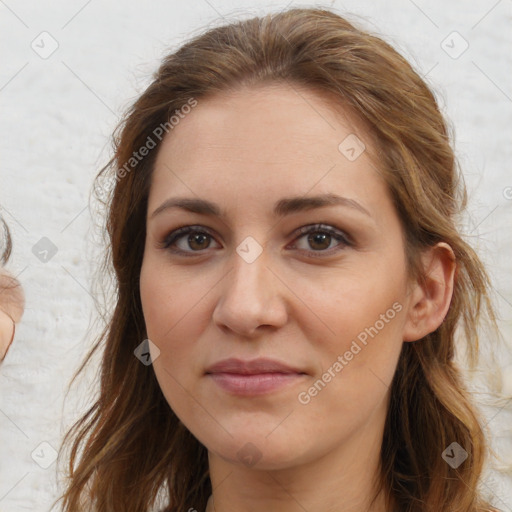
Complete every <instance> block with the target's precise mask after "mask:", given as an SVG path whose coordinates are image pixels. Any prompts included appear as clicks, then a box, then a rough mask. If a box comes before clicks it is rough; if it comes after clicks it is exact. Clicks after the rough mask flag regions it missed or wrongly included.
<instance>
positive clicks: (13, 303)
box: [0, 219, 25, 362]
mask: <svg viewBox="0 0 512 512" xmlns="http://www.w3.org/2000/svg"><path fill="white" fill-rule="evenodd" d="M0 222H1V223H2V227H3V245H4V249H3V252H2V255H1V257H0V362H1V361H3V360H4V359H5V356H6V355H7V351H8V350H9V348H10V346H11V344H12V342H13V340H14V333H15V330H16V324H17V323H18V322H19V321H20V320H21V316H22V315H23V309H24V304H25V297H24V294H23V288H22V287H21V285H20V283H19V282H18V280H17V279H15V278H14V277H12V276H11V275H10V274H9V272H7V270H5V269H4V268H3V266H4V265H5V264H6V263H7V261H8V260H9V256H10V255H11V248H12V242H11V235H10V233H9V228H8V227H7V225H6V224H5V222H4V220H3V219H0Z"/></svg>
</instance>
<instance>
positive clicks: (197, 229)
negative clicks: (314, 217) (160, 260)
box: [160, 224, 353, 257]
mask: <svg viewBox="0 0 512 512" xmlns="http://www.w3.org/2000/svg"><path fill="white" fill-rule="evenodd" d="M191 233H192V234H205V235H208V236H210V237H211V238H213V235H212V234H211V233H210V231H209V230H208V229H206V228H204V227H201V226H185V227H182V228H178V229H176V230H174V231H172V232H171V233H169V234H168V235H167V236H166V237H165V238H164V239H163V241H162V242H161V244H160V247H161V248H162V249H166V250H168V251H170V252H172V253H174V254H180V255H184V256H187V257H188V256H195V255H198V254H202V252H201V251H183V250H181V249H172V248H171V246H172V245H173V244H174V243H175V242H176V241H178V240H179V239H180V238H183V237H184V236H185V235H188V234H191ZM311 233H322V234H327V235H330V236H332V237H333V238H334V239H335V240H337V241H339V242H341V243H340V244H338V245H337V246H335V247H331V248H330V249H326V250H317V251H314V250H311V251H307V250H306V252H307V253H309V255H311V256H313V257H325V256H326V255H328V256H330V255H331V254H332V253H333V252H338V251H341V250H343V248H345V247H351V246H352V245H353V243H352V242H351V241H350V237H348V236H347V235H345V233H343V232H342V231H339V230H337V229H333V228H331V227H329V226H325V225H324V224H314V225H309V226H303V227H301V228H299V229H298V230H297V231H296V232H295V233H294V234H297V235H298V236H297V239H298V238H302V237H303V236H305V235H309V234H311ZM340 246H342V247H341V248H340ZM333 249H334V250H333ZM205 250H206V249H205Z"/></svg>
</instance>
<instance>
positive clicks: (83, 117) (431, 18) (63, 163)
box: [0, 0, 512, 512]
mask: <svg viewBox="0 0 512 512" xmlns="http://www.w3.org/2000/svg"><path fill="white" fill-rule="evenodd" d="M253 3H254V2H250V1H247V0H243V1H239V2H237V3H236V4H235V3H234V2H233V1H227V0H193V1H189V2H178V0H172V1H170V0H153V1H151V2H147V3H143V2H141V1H140V2H137V1H114V0H89V1H86V0H68V1H64V0H53V1H51V2H50V1H48V0H45V1H37V2H35V1H28V0H0V63H1V67H0V106H1V114H2V115H1V118H0V119H1V123H0V148H1V154H0V176H1V181H0V205H1V213H2V215H3V216H4V218H5V219H6V221H7V222H8V224H9V226H10V228H11V231H12V233H13V238H14V252H13V257H12V259H11V261H10V262H9V266H8V268H9V269H10V270H11V272H12V273H14V274H15V275H18V276H19V279H20V281H21V282H22V283H23V286H24V288H25V292H26V298H27V307H26V311H25V315H24V318H23V321H22V324H21V325H20V326H19V328H18V330H17V336H16V339H15V343H14V345H13V347H12V348H11V350H10V352H9V354H8V356H7V358H6V359H5V361H4V362H3V364H2V365H1V366H0V511H1V512H14V511H23V510H30V511H48V510H49V509H50V506H51V503H52V501H53V500H54V499H55V498H56V496H57V473H56V463H52V464H51V465H50V466H49V467H48V468H47V469H44V468H43V467H41V465H46V464H50V463H51V462H52V454H53V449H58V448H59V445H60V442H61V439H62V433H63V431H64V428H65V425H67V424H68V423H69V422H70V421H71V419H76V418H77V415H78V412H79V410H82V409H83V407H84V404H85V401H86V400H85V398H86V395H85V394H84V393H85V387H84V386H82V388H77V389H78V391H73V392H72V393H71V394H70V395H69V398H68V400H67V401H66V407H65V408H64V402H63V400H64V394H65V389H66V386H67V383H68V381H69V379H70V377H71V375H72V374H73V372H74V370H76V368H77V365H78V363H79V361H80V360H81V357H82V356H83V354H84V353H85V351H86V348H87V343H88V341H87V340H88V337H87V329H88V327H89V325H90V321H91V319H92V318H93V317H94V301H93V298H92V296H91V295H90V294H89V292H88V290H89V289H90V282H91V269H92V268H94V261H91V260H93V259H94V257H93V256H92V253H93V252H94V248H93V247H94V244H93V240H92V234H91V226H92V218H91V213H90V211H89V208H88V201H89V200H88V195H89V192H90V187H91V184H92V179H93V176H94V175H95V173H96V172H97V170H98V169H99V168H100V167H101V166H103V165H104V164H105V163H106V162H107V159H108V156H109V148H110V142H109V137H110V134H111V132H112V130H113V128H114V127H115V125H116V123H117V121H118V118H119V116H120V114H121V113H122V112H123V111H124V109H125V108H126V107H127V106H128V105H129V104H130V102H131V101H132V100H133V99H134V98H135V97H136V96H137V94H138V93H140V92H142V90H143V88H144V87H145V86H146V85H147V84H148V80H149V78H150V74H151V73H152V72H153V71H155V70H156V67H157V65H158V63H159V60H160V58H161V57H162V56H163V55H164V52H165V50H166V49H167V48H175V47H176V46H177V45H179V44H180V43H181V42H182V41H183V40H184V39H185V38H187V37H189V36H191V35H192V34H196V33H198V32H200V31H201V30H202V28H203V27H205V26H206V25H210V24H217V23H218V22H219V21H223V18H226V20H233V19H234V18H243V17H246V15H254V14H262V13H264V12H266V11H268V10H279V9H282V8H284V7H285V6H286V5H287V4H286V3H285V2H261V3H260V4H259V6H258V7H257V8H255V7H254V6H252V5H251V4H253ZM288 5H295V6H311V5H313V4H312V3H310V4H296V3H294V2H290V3H289V4H288ZM317 5H323V6H327V7H330V6H332V7H334V8H335V9H337V10H338V12H339V13H340V14H344V13H351V14H352V18H351V19H352V20H353V21H358V22H359V23H361V24H362V25H363V26H365V27H367V28H369V29H370V30H372V31H374V32H375V33H378V34H380V35H382V36H384V38H385V39H386V40H387V41H389V42H390V43H391V44H393V45H394V46H395V48H397V49H398V50H399V51H401V52H402V53H403V54H404V55H405V56H406V57H408V58H409V60H410V61H411V62H412V63H413V65H414V66H415V68H416V69H417V70H418V71H419V72H420V73H422V75H424V76H426V79H427V81H428V82H429V83H430V85H431V86H432V87H433V88H434V90H435V91H436V94H437V96H438V98H439V101H440V103H441V106H442V109H443V111H444V112H445V113H446V115H447V116H448V118H449V120H450V122H451V123H453V125H454V127H455V134H456V150H457V154H458V157H459V159H460V162H461V164H462V167H463V170H464V174H465V178H466V182H467V185H468V188H469V192H470V203H469V212H468V213H469V215H468V217H467V219H466V225H467V232H468V234H469V236H470V238H471V240H472V241H473V243H474V244H475V245H476V247H477V249H478V250H479V252H480V254H481V256H482V258H483V259H484V261H485V262H486V263H487V265H488V267H489V270H490V272H491V275H492V277H493V280H494V285H495V288H496V293H495V301H496V305H497V307H498V312H499V317H500V326H501V328H502V331H503V335H504V338H505V340H506V342H507V343H508V350H506V349H504V350H503V351H501V352H500V353H498V354H497V359H498V361H499V363H500V365H501V368H502V369H503V377H504V379H503V383H502V390H503V391H504V392H508V393H512V348H511V339H512V338H511V334H512V329H511V327H512V325H511V323H512V322H511V319H512V272H511V267H512V264H511V256H512V230H511V229H510V225H511V219H512V188H511V187H512V173H511V170H510V169H511V168H510V166H511V162H512V149H511V148H512V85H511V80H510V77H511V76H512V74H511V70H512V69H511V68H512V66H511V63H512V57H511V48H512V46H511V43H512V15H511V11H512V0H499V1H496V0H472V1H471V2H467V1H466V2H465V1H462V0H458V1H450V2H447V1H441V0H430V1H427V0H415V1H412V0H388V1H386V2H376V1H374V0H372V1H368V0H365V1H361V0H359V1H356V0H352V1H345V2H343V3H342V2H325V3H323V4H317ZM44 31H46V32H48V33H49V34H51V36H40V34H41V32H44ZM453 31H457V32H458V33H459V34H460V35H461V36H462V38H464V40H465V41H467V43H468V44H469V47H468V49H467V50H466V51H465V52H464V53H463V54H462V55H461V56H460V57H458V58H452V56H450V55H448V54H447V53H446V52H445V51H444V50H443V48H442V47H441V43H442V41H443V40H445V39H446V38H447V37H448V36H449V35H450V34H452V32H453ZM50 37H51V38H53V39H54V40H55V41H57V43H58V48H57V50H56V51H55V52H54V53H53V54H52V55H50V56H48V57H47V58H45V59H43V58H41V56H39V55H38V54H37V53H36V52H35V51H34V50H33V49H32V48H31V44H32V41H34V46H35V45H39V47H40V49H39V51H45V50H46V51H47V50H48V49H50V48H51V40H50ZM454 37H455V38H454ZM44 38H46V39H44ZM457 38H458V36H453V35H452V36H450V37H449V39H448V40H447V43H448V44H449V45H453V50H450V51H452V52H458V51H460V49H462V46H461V44H463V41H462V40H461V39H457ZM41 39H43V42H41ZM451 41H453V43H451ZM43 44H44V48H42V46H43ZM43 56H45V57H46V55H43ZM42 237H47V238H48V239H49V240H51V242H52V243H53V244H54V245H55V246H56V249H57V252H56V254H55V255H54V256H53V257H52V258H51V259H49V261H47V262H46V263H44V262H42V261H40V260H39V259H38V258H36V256H35V254H34V253H33V251H32V250H33V246H34V245H35V244H36V243H38V242H39V241H40V239H41V238H42ZM483 342H484V345H486V343H485V342H486V340H485V339H484V340H483ZM491 373H492V374H495V373H496V372H495V371H493V372H491ZM483 385H484V386H485V382H484V384H483ZM475 389H476V388H475ZM479 389H484V388H481V387H479ZM482 410H483V411H484V413H485V415H486V420H487V422H488V428H490V429H491V431H492V441H493V446H494V448H495V449H496V451H497V452H498V453H499V454H500V455H501V456H502V458H503V461H502V462H499V464H501V463H508V464H510V463H511V462H512V419H511V418H512V414H511V411H512V402H510V401H509V402H503V404H502V405H499V406H495V407H487V406H486V407H484V406H482ZM41 443H44V444H43V445H41ZM52 447H53V448H52ZM36 460H37V462H38V463H39V464H38V463H36V462H35V461H36ZM511 478H512V477H511V475H510V473H509V474H508V475H506V474H505V473H504V471H499V470H498V469H496V468H495V467H494V466H493V467H490V468H489V471H488V473H487V477H486V480H485V482H484V491H485V492H486V493H488V494H489V495H490V496H491V497H493V500H494V503H495V505H496V506H497V507H499V508H500V509H501V510H503V511H504V512H510V511H512V481H511Z"/></svg>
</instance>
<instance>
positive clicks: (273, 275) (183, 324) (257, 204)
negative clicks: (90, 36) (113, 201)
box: [140, 85, 411, 469]
mask: <svg viewBox="0 0 512 512" xmlns="http://www.w3.org/2000/svg"><path fill="white" fill-rule="evenodd" d="M350 123H352V124H350ZM350 123H349V122H348V119H347V118H345V117H343V116H342V115H340V113H338V114H335V113H334V111H333V109H332V108H330V106H329V104H328V103H327V102H326V101H325V100H324V99H323V98H322V97H320V96H318V95H316V94H315V93H314V92H311V91H307V90H304V89H298V88H294V89H292V88H289V87H286V86H284V85H274V86H266V87H260V88H252V89H244V90H239V91H237V92H236V93H234V92H231V93H229V94H228V93H226V94H224V95H222V96H215V97H211V98H209V99H206V100H203V99H200V100H199V101H198V104H197V106H196V107H195V108H194V109H192V111H191V112H190V113H189V114H187V115H186V116H185V117H184V118H183V119H181V120H180V122H179V124H178V125H177V126H175V127H174V129H173V130H172V132H170V133H169V134H168V135H167V137H166V138H165V139H164V141H163V143H162V146H161V148H160V150H159V154H158V157H157V161H156V164H155V168H154V173H153V175H152V184H151V190H150V195H149V206H148V217H147V237H146V245H145V252H144V260H143V265H142V270H141V276H140V286H141V298H142V305H143V312H144V318H145V322H146V326H147V332H148V338H149V339H150V340H151V342H152V343H153V344H154V345H156V347H158V350H159V351H160V353H159V355H158V357H156V358H155V360H154V363H153V366H154V371H155V373H156V376H157V379H158V382H159V384H160V386H161V389H162V391H163V393H164V395H165V397H166V399H167V401H168V403H169V405H170V406H171V408H172V409H173V411H174V412H175V413H176V415H177V416H178V417H179V418H180V420H181V421H182V422H183V423H184V424H185V425H186V427H187V428H188V429H189V430H190V431H191V432H192V434H193V435H194V436H195V437H196V438H197V439H198V440H199V441H200V442H201V443H203V444H204V445H205V446H206V447H207V448H208V450H209V451H210V452H211V454H217V455H218V456H220V457H222V458H223V459H224V460H228V461H232V462H235V463H238V464H246V465H248V466H252V465H253V464H256V463H258V467H259V468H262V469H277V468H286V467H292V466H294V465H297V464H301V463H307V462H311V461H313V460H315V459H316V458H318V457H321V456H323V455H325V454H327V453H336V452H337V451H339V450H342V449H343V447H344V446H346V445H348V444H349V443H347V441H348V440H349V439H350V440H351V442H353V441H355V440H356V439H357V437H358V436H359V437H360V438H361V439H363V435H364V440H365V441H363V442H365V443H373V442H375V446H376V450H377V449H378V445H379V441H381V436H382V431H383V425H384V420H385V416H386V411H387V405H388V398H389V386H390V383H391V380H392V378H393V375H394V372H395V368H396V364H397V361H398V357H399V354H400V350H401V347H402V343H403V340H404V339H405V336H404V330H405V328H406V327H405V326H406V323H407V311H408V310H409V309H410V307H411V305H410V302H411V301H410V295H409V294H408V282H407V273H406V260H405V254H404V245H403V239H402V230H401V226H400V222H399V218H398V216H397V213H396V211H395V209H394V207H393V203H392V200H391V198H390V195H389V193H388V191H387V189H386V186H385V184H384V182H383V180H382V177H381V176H380V175H379V173H378V172H377V170H376V169H375V167H374V166H373V165H372V163H371V162H370V159H369V157H368V151H369V150H370V140H369V137H368V136H367V133H366V132H365V130H364V127H363V126H362V125H361V124H360V123H359V122H358V121H357V119H353V118H352V119H351V120H350ZM355 133H357V137H358V138H359V141H358V140H357V139H356V138H355V135H354V134H355ZM361 142H362V143H363V144H365V145H366V150H364V148H363V146H362V145H361ZM184 199H187V201H186V202H185V201H184ZM179 200H181V201H183V202H182V206H176V205H175V206H172V205H171V202H175V201H179ZM166 202H168V203H167V204H166V206H167V207H166V208H163V207H162V208H161V206H162V205H165V203H166ZM203 202H204V203H203ZM206 202H207V204H206ZM156 210H158V212H157V213H155V211H156ZM214 210H215V211H214ZM185 227H187V229H188V227H190V228H191V229H192V227H193V230H194V231H193V232H190V233H189V232H187V231H182V232H180V233H178V234H177V236H175V237H174V234H176V230H177V229H178V228H185ZM301 230H302V231H301ZM166 244H167V245H168V247H167V248H166V247H165V245H166ZM153 353H154V354H157V353H158V351H156V350H155V351H154V352H153Z"/></svg>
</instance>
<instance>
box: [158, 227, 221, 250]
mask: <svg viewBox="0 0 512 512" xmlns="http://www.w3.org/2000/svg"><path fill="white" fill-rule="evenodd" d="M186 235H188V236H186ZM212 239H213V235H211V234H210V233H209V231H208V230H207V229H206V228H203V227H201V226H186V227H183V228H179V229H176V230H174V231H173V232H172V233H170V234H169V235H168V236H167V237H166V238H165V239H164V240H163V242H162V243H161V247H162V248H163V249H168V250H169V251H171V252H173V253H177V254H185V255H188V254H190V253H193V252H199V251H202V250H204V249H208V248H209V247H210V242H211V240H212ZM173 246H177V247H178V248H177V249H175V248H173ZM191 249H192V250H191ZM187 253H188V254H187Z"/></svg>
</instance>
